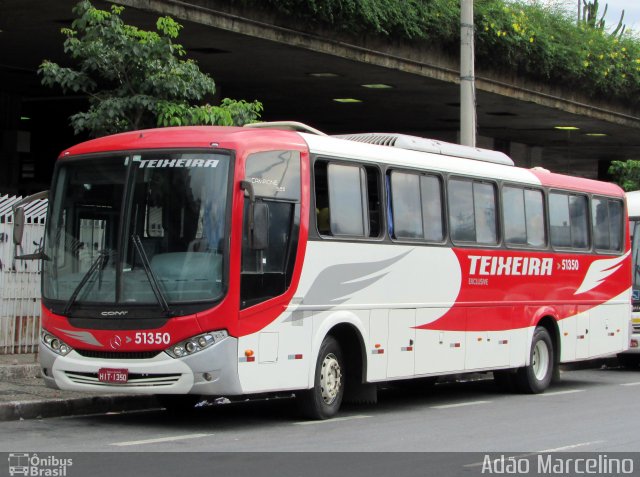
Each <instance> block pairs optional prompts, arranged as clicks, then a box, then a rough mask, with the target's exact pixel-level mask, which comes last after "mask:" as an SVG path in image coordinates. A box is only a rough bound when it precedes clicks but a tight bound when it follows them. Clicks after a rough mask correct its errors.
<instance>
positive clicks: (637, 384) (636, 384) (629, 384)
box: [620, 381, 640, 386]
mask: <svg viewBox="0 0 640 477" xmlns="http://www.w3.org/2000/svg"><path fill="white" fill-rule="evenodd" d="M620 386H640V381H637V382H635V383H622V384H621V385H620Z"/></svg>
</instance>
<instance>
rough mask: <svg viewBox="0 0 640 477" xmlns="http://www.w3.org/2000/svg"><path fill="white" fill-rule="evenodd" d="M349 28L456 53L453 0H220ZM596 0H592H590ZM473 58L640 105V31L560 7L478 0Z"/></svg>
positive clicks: (497, 68) (314, 23)
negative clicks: (618, 28)
mask: <svg viewBox="0 0 640 477" xmlns="http://www.w3.org/2000/svg"><path fill="white" fill-rule="evenodd" d="M225 1H227V2H229V3H230V4H236V5H245V6H251V7H253V8H263V9H264V8H266V9H268V10H269V11H271V12H274V11H275V12H277V13H279V14H283V15H286V16H287V17H288V18H291V17H294V18H297V19H298V20H301V21H304V22H305V23H306V24H308V25H310V27H311V28H313V27H314V26H318V27H325V28H326V27H329V28H331V29H333V30H334V31H337V32H342V33H345V34H351V35H367V34H371V33H372V32H373V33H375V34H377V35H381V36H386V37H390V38H394V39H404V40H406V41H410V42H415V44H416V46H419V45H421V44H424V43H428V44H430V45H433V46H437V47H440V48H442V49H445V50H446V51H451V52H454V53H455V54H458V51H459V46H458V45H459V38H460V1H459V0H225ZM591 3H594V2H591ZM474 15H475V26H476V65H477V68H478V69H479V70H480V71H481V70H483V69H491V70H495V71H498V72H502V73H506V74H514V73H515V74H518V75H522V76H524V77H528V78H531V79H535V80H537V81H542V82H545V83H552V84H557V85H560V86H564V87H567V88H570V89H573V90H578V91H580V92H582V93H583V94H585V95H587V96H589V97H594V98H595V97H604V98H606V99H608V100H617V101H620V102H623V103H624V104H627V105H632V106H638V105H640V36H638V34H637V33H635V32H633V31H627V32H624V33H623V34H620V33H619V32H617V33H616V34H613V33H609V32H608V31H607V29H606V28H599V27H601V26H602V25H601V24H599V23H597V22H595V21H591V22H590V21H584V20H583V21H579V22H578V21H576V18H575V16H571V15H570V14H569V13H567V12H566V11H563V10H562V9H560V8H558V7H550V6H545V5H542V4H530V3H525V2H524V1H515V2H505V1H503V0H476V1H475V2H474Z"/></svg>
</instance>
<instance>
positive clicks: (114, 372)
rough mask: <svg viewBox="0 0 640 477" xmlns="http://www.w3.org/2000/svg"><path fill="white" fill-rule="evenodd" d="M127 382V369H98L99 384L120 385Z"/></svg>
mask: <svg viewBox="0 0 640 477" xmlns="http://www.w3.org/2000/svg"><path fill="white" fill-rule="evenodd" d="M128 380H129V370H128V369H116V368H100V369H99V370H98V381H100V382H101V383H114V384H122V383H126V382H127V381H128Z"/></svg>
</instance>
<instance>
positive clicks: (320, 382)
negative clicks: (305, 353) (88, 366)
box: [296, 336, 345, 420]
mask: <svg viewBox="0 0 640 477" xmlns="http://www.w3.org/2000/svg"><path fill="white" fill-rule="evenodd" d="M344 383H345V375H344V361H343V359H342V350H341V349H340V344H339V343H338V342H337V341H336V339H335V338H334V337H333V336H327V337H326V338H325V339H324V341H323V342H322V345H321V346H320V352H319V353H318V361H317V362H316V368H315V373H314V386H313V388H311V389H308V390H305V391H301V392H300V393H297V396H296V398H297V401H298V405H299V407H300V410H301V411H302V413H303V415H304V416H305V417H308V418H310V419H318V420H321V419H329V418H331V417H333V416H335V415H336V414H337V413H338V411H339V410H340V405H341V404H342V398H343V397H344Z"/></svg>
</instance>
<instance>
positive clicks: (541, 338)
mask: <svg viewBox="0 0 640 477" xmlns="http://www.w3.org/2000/svg"><path fill="white" fill-rule="evenodd" d="M553 370H554V353H553V341H552V340H551V336H550V335H549V332H548V331H547V330H546V329H545V328H543V327H541V326H539V327H537V328H536V329H535V331H534V332H533V339H532V340H531V351H530V354H529V365H528V366H525V367H523V368H520V369H518V371H517V377H516V382H517V385H518V390H519V391H520V392H523V393H527V394H539V393H542V392H544V390H545V389H547V388H548V387H549V384H550V383H551V379H552V378H553Z"/></svg>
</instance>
